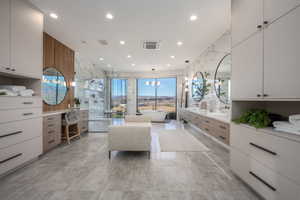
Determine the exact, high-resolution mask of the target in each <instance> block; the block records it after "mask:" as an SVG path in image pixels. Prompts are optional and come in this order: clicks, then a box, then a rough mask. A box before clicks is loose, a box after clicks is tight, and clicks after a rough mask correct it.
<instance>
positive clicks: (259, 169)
mask: <svg viewBox="0 0 300 200" xmlns="http://www.w3.org/2000/svg"><path fill="white" fill-rule="evenodd" d="M231 168H232V170H233V171H234V172H235V173H236V174H237V175H238V176H239V177H240V178H242V179H243V180H244V181H245V182H246V183H247V184H249V185H250V186H251V187H252V188H253V189H254V190H255V191H256V192H258V193H259V194H260V195H262V196H263V197H264V198H265V199H267V200H283V199H289V200H298V198H299V195H300V186H299V185H297V184H295V183H293V182H292V181H290V180H289V179H287V178H285V177H283V176H281V175H279V174H278V173H276V172H274V171H273V170H272V169H270V168H268V167H265V166H264V165H263V164H261V163H259V162H258V161H256V160H254V159H252V158H251V157H249V156H248V155H246V154H243V153H240V150H238V149H235V148H232V150H231Z"/></svg>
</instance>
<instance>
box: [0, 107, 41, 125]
mask: <svg viewBox="0 0 300 200" xmlns="http://www.w3.org/2000/svg"><path fill="white" fill-rule="evenodd" d="M41 115H42V109H41V108H27V109H17V110H0V123H5V122H10V121H17V120H25V119H31V118H37V117H41Z"/></svg>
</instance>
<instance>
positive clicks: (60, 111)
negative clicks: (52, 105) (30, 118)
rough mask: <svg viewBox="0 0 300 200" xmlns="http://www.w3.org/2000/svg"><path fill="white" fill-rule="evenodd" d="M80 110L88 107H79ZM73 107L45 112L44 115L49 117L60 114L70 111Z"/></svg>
mask: <svg viewBox="0 0 300 200" xmlns="http://www.w3.org/2000/svg"><path fill="white" fill-rule="evenodd" d="M78 109H80V110H88V109H87V108H78ZM70 110H71V109H65V110H57V111H50V112H43V114H42V116H43V117H47V116H51V115H60V114H64V113H67V112H69V111H70Z"/></svg>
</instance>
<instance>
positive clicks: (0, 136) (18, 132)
mask: <svg viewBox="0 0 300 200" xmlns="http://www.w3.org/2000/svg"><path fill="white" fill-rule="evenodd" d="M20 133H22V131H16V132H13V133H8V134H5V135H0V138H4V137H8V136H12V135H17V134H20Z"/></svg>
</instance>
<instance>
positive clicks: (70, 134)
mask: <svg viewBox="0 0 300 200" xmlns="http://www.w3.org/2000/svg"><path fill="white" fill-rule="evenodd" d="M79 122H80V115H79V111H78V110H77V109H74V110H71V111H70V112H67V113H66V114H65V116H64V120H63V134H62V140H66V141H67V142H68V144H70V141H71V140H72V139H73V138H75V137H79V138H80V137H81V134H80V126H79Z"/></svg>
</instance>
